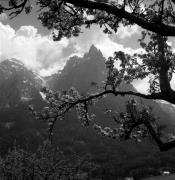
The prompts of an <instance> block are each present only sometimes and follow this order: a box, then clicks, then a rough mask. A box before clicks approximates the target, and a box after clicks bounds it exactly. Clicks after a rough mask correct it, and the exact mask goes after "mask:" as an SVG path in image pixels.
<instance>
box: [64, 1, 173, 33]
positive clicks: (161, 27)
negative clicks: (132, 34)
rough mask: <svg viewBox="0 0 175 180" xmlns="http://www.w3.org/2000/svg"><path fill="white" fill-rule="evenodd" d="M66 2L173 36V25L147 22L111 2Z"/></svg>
mask: <svg viewBox="0 0 175 180" xmlns="http://www.w3.org/2000/svg"><path fill="white" fill-rule="evenodd" d="M65 2H66V3H70V4H72V5H74V6H78V7H82V8H88V9H97V10H101V11H106V12H107V13H109V14H112V15H114V16H117V17H119V18H124V19H127V20H128V21H130V23H135V24H137V25H139V26H140V27H142V28H143V29H147V30H149V31H152V32H155V33H158V34H160V35H163V36H175V27H174V26H169V25H165V24H163V23H157V22H148V21H147V20H145V19H144V18H141V17H139V16H137V15H135V14H132V13H130V12H127V11H125V10H124V9H123V8H121V9H120V8H118V7H116V6H113V5H112V4H106V3H103V2H99V1H98V2H96V1H87V0H81V1H77V0H65Z"/></svg>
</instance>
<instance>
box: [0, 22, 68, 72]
mask: <svg viewBox="0 0 175 180" xmlns="http://www.w3.org/2000/svg"><path fill="white" fill-rule="evenodd" d="M0 34H1V36H0V42H1V43H0V61H3V60H5V59H9V58H16V59H19V60H21V61H22V62H23V63H24V64H25V65H26V66H27V67H28V68H29V69H31V70H34V71H36V72H38V73H40V71H41V70H43V69H52V70H54V69H53V68H52V67H53V65H54V64H56V63H57V64H59V65H60V66H61V65H62V66H63V65H64V63H65V62H64V61H65V60H63V57H62V51H63V49H64V48H66V47H67V46H68V42H69V41H68V40H67V39H66V38H63V39H62V40H61V41H59V42H54V41H53V40H52V38H51V36H49V35H48V36H41V35H40V34H38V32H37V29H36V28H34V27H33V26H21V27H20V29H18V30H17V31H15V30H14V29H13V28H12V27H10V26H9V25H3V24H2V23H0ZM55 71H56V70H55Z"/></svg>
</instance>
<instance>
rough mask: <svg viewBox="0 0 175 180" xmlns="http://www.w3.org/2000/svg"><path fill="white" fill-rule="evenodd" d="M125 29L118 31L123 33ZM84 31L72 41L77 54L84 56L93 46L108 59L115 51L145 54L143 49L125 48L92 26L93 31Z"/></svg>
mask: <svg viewBox="0 0 175 180" xmlns="http://www.w3.org/2000/svg"><path fill="white" fill-rule="evenodd" d="M123 28H125V27H121V29H120V28H119V30H118V31H119V32H122V29H123ZM84 31H85V33H83V34H81V35H80V36H79V37H78V38H76V40H75V39H72V41H71V42H72V43H74V47H75V49H76V52H77V53H81V54H84V53H85V52H87V51H88V49H89V48H90V46H91V45H92V44H94V45H95V46H96V47H97V48H98V49H100V50H101V52H102V53H103V55H104V56H105V57H106V58H108V57H109V56H112V55H113V53H114V52H115V51H124V52H126V53H128V54H134V53H139V52H143V49H141V48H138V49H132V47H124V45H122V44H120V43H117V42H116V41H113V40H112V38H110V36H109V35H107V34H104V33H103V32H102V30H101V29H100V28H99V27H97V26H92V27H91V29H88V30H84ZM126 32H129V30H126ZM133 32H134V31H133ZM131 34H133V33H131ZM116 36H120V33H119V34H116ZM123 36H125V37H126V36H127V33H125V35H123Z"/></svg>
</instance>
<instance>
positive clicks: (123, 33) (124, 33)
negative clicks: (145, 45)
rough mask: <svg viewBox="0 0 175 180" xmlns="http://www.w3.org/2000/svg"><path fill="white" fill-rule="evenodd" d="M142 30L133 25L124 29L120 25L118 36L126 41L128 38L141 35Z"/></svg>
mask: <svg viewBox="0 0 175 180" xmlns="http://www.w3.org/2000/svg"><path fill="white" fill-rule="evenodd" d="M139 33H140V29H139V26H138V25H133V26H126V27H124V26H123V25H120V28H119V29H118V31H117V36H118V37H119V38H120V39H124V38H127V37H131V36H132V35H134V34H139Z"/></svg>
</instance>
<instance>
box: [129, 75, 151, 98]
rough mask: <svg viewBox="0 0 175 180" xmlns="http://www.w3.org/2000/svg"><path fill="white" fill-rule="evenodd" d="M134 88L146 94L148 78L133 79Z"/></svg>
mask: <svg viewBox="0 0 175 180" xmlns="http://www.w3.org/2000/svg"><path fill="white" fill-rule="evenodd" d="M132 84H133V85H134V87H135V88H136V90H137V91H138V92H140V93H143V94H148V89H149V86H150V85H149V78H148V77H147V78H145V79H139V80H134V81H133V83H132Z"/></svg>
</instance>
